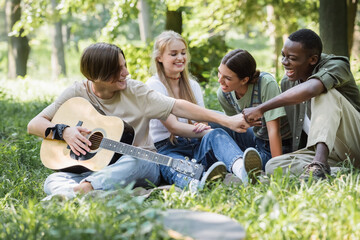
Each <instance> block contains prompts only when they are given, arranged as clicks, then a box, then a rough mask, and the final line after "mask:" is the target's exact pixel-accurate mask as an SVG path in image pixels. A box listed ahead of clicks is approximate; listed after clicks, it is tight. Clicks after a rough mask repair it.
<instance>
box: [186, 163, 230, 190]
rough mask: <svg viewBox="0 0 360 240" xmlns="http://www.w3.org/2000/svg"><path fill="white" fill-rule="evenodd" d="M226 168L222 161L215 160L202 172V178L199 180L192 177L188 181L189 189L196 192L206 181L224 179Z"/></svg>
mask: <svg viewBox="0 0 360 240" xmlns="http://www.w3.org/2000/svg"><path fill="white" fill-rule="evenodd" d="M226 173H227V170H226V165H225V164H224V163H223V162H216V163H214V164H213V165H211V167H210V168H209V169H208V170H207V171H206V172H204V174H203V176H202V178H201V179H200V181H199V180H197V179H192V180H191V181H190V183H189V189H190V191H191V192H198V190H201V189H203V188H204V186H205V183H206V182H210V181H215V180H218V179H222V180H223V179H224V178H225V176H226Z"/></svg>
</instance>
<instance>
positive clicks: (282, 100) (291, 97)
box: [243, 78, 325, 123]
mask: <svg viewBox="0 0 360 240" xmlns="http://www.w3.org/2000/svg"><path fill="white" fill-rule="evenodd" d="M323 92H325V86H324V84H323V83H322V82H321V81H320V80H319V79H316V78H312V79H309V80H307V81H306V82H303V83H301V84H299V85H297V86H295V87H292V88H290V89H289V90H287V91H285V92H283V93H281V94H280V95H278V96H276V97H274V98H273V99H271V100H269V101H266V102H264V103H262V104H260V105H259V106H257V107H253V108H247V109H244V110H243V114H244V117H245V119H246V120H247V122H249V123H251V122H253V121H256V120H257V119H259V118H261V117H262V115H263V114H264V112H266V111H269V110H272V109H275V108H278V107H283V106H288V105H294V104H299V103H302V102H304V101H307V100H309V99H311V98H313V97H316V96H318V95H320V94H321V93H323Z"/></svg>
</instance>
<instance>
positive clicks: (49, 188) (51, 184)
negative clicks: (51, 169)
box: [44, 172, 62, 195]
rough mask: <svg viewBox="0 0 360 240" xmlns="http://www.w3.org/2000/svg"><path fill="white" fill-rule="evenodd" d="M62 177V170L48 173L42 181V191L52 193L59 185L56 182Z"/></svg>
mask: <svg viewBox="0 0 360 240" xmlns="http://www.w3.org/2000/svg"><path fill="white" fill-rule="evenodd" d="M60 179H62V172H57V173H53V174H51V175H49V176H48V177H47V178H46V179H45V182H44V192H45V193H46V194H47V195H50V194H52V193H53V192H54V191H55V190H56V189H57V187H58V186H59V184H58V182H60Z"/></svg>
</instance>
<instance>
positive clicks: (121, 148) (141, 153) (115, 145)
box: [100, 138, 173, 166]
mask: <svg viewBox="0 0 360 240" xmlns="http://www.w3.org/2000/svg"><path fill="white" fill-rule="evenodd" d="M100 147H101V148H104V149H107V150H110V151H113V152H117V153H120V154H125V155H129V156H132V157H136V158H140V159H144V160H148V161H151V162H155V163H158V164H161V165H166V166H172V161H173V158H171V157H168V156H165V155H161V154H158V153H154V152H152V151H149V150H145V149H141V148H138V147H134V146H132V145H129V144H126V143H123V142H116V141H114V140H111V139H108V138H103V140H102V141H101V144H100Z"/></svg>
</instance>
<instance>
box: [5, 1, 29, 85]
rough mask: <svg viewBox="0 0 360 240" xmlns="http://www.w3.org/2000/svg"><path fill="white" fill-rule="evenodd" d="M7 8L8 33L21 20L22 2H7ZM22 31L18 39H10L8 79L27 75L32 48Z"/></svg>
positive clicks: (11, 37)
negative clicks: (27, 65)
mask: <svg viewBox="0 0 360 240" xmlns="http://www.w3.org/2000/svg"><path fill="white" fill-rule="evenodd" d="M5 4H6V6H5V14H6V26H7V33H10V32H11V31H12V28H13V26H14V24H15V23H16V22H17V21H18V20H20V17H21V7H20V0H7V1H6V3H5ZM22 32H23V31H22V30H21V31H20V34H19V36H18V37H16V36H9V37H8V78H9V79H15V78H16V77H17V76H22V77H24V76H25V75H26V73H27V67H26V64H27V61H28V59H29V53H30V46H29V41H28V39H27V37H22V36H21V34H22Z"/></svg>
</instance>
